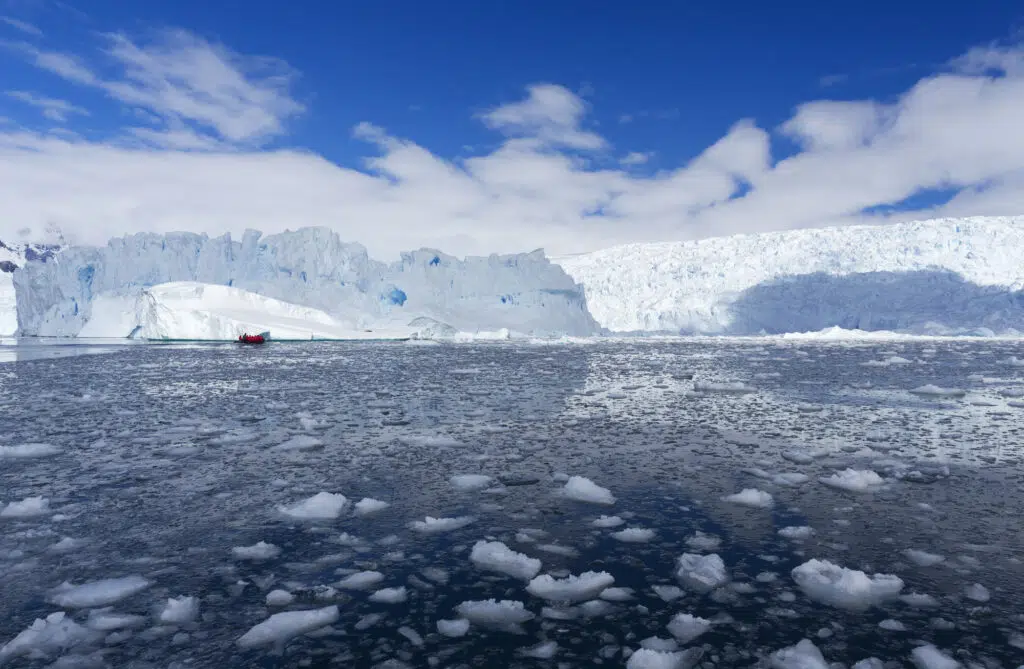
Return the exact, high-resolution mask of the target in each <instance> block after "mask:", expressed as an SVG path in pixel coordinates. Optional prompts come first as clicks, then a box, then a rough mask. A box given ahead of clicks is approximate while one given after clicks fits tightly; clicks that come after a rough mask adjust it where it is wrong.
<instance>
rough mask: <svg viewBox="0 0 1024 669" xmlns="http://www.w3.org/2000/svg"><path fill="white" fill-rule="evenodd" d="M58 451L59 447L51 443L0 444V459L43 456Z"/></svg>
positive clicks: (54, 453)
mask: <svg viewBox="0 0 1024 669" xmlns="http://www.w3.org/2000/svg"><path fill="white" fill-rule="evenodd" d="M57 453H60V449H59V448H57V447H56V446H54V445H53V444H15V445H14V446H0V460H3V459H4V458H10V459H19V458H45V457H47V456H50V455H56V454H57Z"/></svg>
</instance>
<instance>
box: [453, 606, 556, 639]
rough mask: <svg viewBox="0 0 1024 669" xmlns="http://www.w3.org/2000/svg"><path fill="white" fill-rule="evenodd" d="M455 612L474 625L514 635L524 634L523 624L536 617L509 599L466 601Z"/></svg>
mask: <svg viewBox="0 0 1024 669" xmlns="http://www.w3.org/2000/svg"><path fill="white" fill-rule="evenodd" d="M455 610H456V611H458V613H459V615H460V616H462V618H464V619H466V620H468V621H469V622H470V623H472V624H474V625H479V626H481V627H485V628H489V629H496V630H499V631H504V632H512V633H522V627H521V625H522V623H525V622H527V621H528V620H533V619H534V618H535V617H536V616H535V615H534V614H533V612H531V611H527V610H526V608H525V607H524V606H523V603H522V602H520V601H516V600H508V599H503V600H496V599H486V600H477V601H466V602H462V603H461V604H459V605H458V606H457V607H455Z"/></svg>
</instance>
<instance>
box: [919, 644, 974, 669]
mask: <svg viewBox="0 0 1024 669" xmlns="http://www.w3.org/2000/svg"><path fill="white" fill-rule="evenodd" d="M910 659H911V660H913V662H914V666H916V667H917V669H962V667H963V665H962V664H960V662H958V661H957V660H954V659H953V658H952V657H950V656H949V655H946V654H945V653H943V652H942V651H941V650H939V649H938V648H936V647H935V646H933V645H931V644H926V645H924V646H918V647H917V648H915V649H914V650H913V651H911V653H910Z"/></svg>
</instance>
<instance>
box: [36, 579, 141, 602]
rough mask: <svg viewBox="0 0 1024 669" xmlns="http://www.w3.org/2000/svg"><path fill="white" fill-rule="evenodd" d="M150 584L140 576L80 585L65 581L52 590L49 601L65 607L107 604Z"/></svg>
mask: <svg viewBox="0 0 1024 669" xmlns="http://www.w3.org/2000/svg"><path fill="white" fill-rule="evenodd" d="M149 586H150V583H149V581H147V580H146V579H144V578H142V577H141V576H125V577H124V578H107V579H103V580H100V581H93V582H91V583H84V584H82V585H75V586H73V585H70V584H68V583H65V584H63V585H61V586H58V587H57V588H56V589H55V590H54V594H53V595H52V596H51V597H50V601H51V602H53V603H54V604H56V605H57V606H62V607H64V608H66V609H85V608H93V607H97V606H107V605H108V604H113V603H114V602H118V601H121V600H122V599H126V598H128V597H131V596H132V595H135V594H137V593H139V592H142V591H143V590H145V589H146V588H148V587H149Z"/></svg>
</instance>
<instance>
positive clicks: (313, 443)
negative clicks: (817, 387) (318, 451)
mask: <svg viewBox="0 0 1024 669" xmlns="http://www.w3.org/2000/svg"><path fill="white" fill-rule="evenodd" d="M323 445H324V442H322V441H321V440H319V439H317V438H316V437H311V436H309V435H308V434H300V435H296V436H294V437H292V438H291V439H289V440H288V441H286V442H284V443H281V444H278V445H277V446H274V447H273V450H275V451H308V450H311V449H314V448H320V447H321V446H323Z"/></svg>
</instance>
